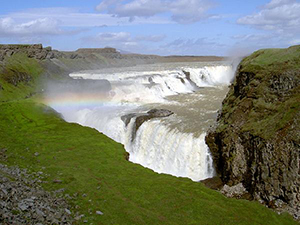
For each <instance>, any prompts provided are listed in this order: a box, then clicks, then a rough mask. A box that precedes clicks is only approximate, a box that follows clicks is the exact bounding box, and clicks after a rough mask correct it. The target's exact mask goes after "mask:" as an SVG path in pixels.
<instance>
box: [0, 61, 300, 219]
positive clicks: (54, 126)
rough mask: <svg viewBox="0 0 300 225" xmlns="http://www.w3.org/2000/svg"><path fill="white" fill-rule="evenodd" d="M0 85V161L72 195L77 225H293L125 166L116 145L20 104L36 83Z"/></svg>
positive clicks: (30, 103)
mask: <svg viewBox="0 0 300 225" xmlns="http://www.w3.org/2000/svg"><path fill="white" fill-rule="evenodd" d="M32 65H33V64H32ZM31 69H33V68H31ZM0 84H1V85H2V86H3V87H4V90H0V93H1V96H0V98H1V99H0V149H3V148H6V149H7V152H6V156H7V157H6V158H3V159H1V163H5V164H8V165H18V166H19V167H21V168H29V169H30V171H32V172H34V171H43V172H44V173H46V174H48V175H49V176H48V177H47V178H45V179H46V181H48V183H46V184H44V187H45V188H46V189H48V190H56V189H60V188H64V189H65V194H71V195H73V194H75V193H78V197H77V198H76V200H73V201H72V202H71V204H72V205H73V207H74V208H73V209H72V212H73V213H74V211H75V206H79V208H78V209H76V210H77V211H79V212H80V213H82V214H84V215H85V217H84V218H83V219H82V220H81V221H79V223H82V221H83V220H88V222H89V223H93V224H295V222H294V221H293V220H292V218H291V217H290V216H289V215H287V214H283V215H277V214H276V213H275V212H273V211H271V210H269V209H267V208H266V207H264V206H262V205H260V204H259V203H257V202H249V201H246V200H235V199H228V198H225V197H224V196H223V195H221V194H220V193H218V192H216V191H213V190H210V189H208V188H206V187H204V186H203V185H202V184H201V183H197V182H193V181H191V180H189V179H186V178H176V177H173V176H169V175H163V174H157V173H154V172H153V171H151V170H149V169H146V168H143V167H142V166H140V165H137V164H133V163H131V162H128V161H127V160H126V159H125V150H124V148H123V146H122V145H121V144H118V143H116V142H114V141H113V140H111V139H109V138H108V137H106V136H104V135H103V134H101V133H99V132H98V131H96V130H94V129H91V128H88V127H83V126H80V125H78V124H73V123H67V122H65V121H64V120H63V119H61V118H60V117H59V115H58V114H57V113H56V112H55V111H53V110H52V109H51V108H49V107H47V106H45V105H43V104H42V103H38V102H36V101H34V100H33V99H32V98H28V99H22V98H21V97H22V96H23V97H25V96H26V95H27V94H23V92H24V93H27V92H29V93H30V92H31V91H33V87H34V81H32V83H30V84H19V85H18V86H17V87H12V85H11V84H8V83H6V82H5V81H3V80H2V79H1V80H0ZM30 85H31V86H30ZM10 88H12V89H10ZM17 88H20V91H17ZM7 91H8V92H10V93H9V94H8V93H5V92H7ZM14 95H15V96H14ZM36 152H37V153H39V154H38V155H37V154H35V153H36ZM54 180H61V181H62V182H61V183H54V182H53V181H54ZM83 194H86V196H85V195H83ZM84 196H85V197H84ZM97 210H100V211H102V212H103V213H104V215H96V213H95V212H96V211H97ZM89 212H91V214H90V213H89ZM89 223H88V224H89Z"/></svg>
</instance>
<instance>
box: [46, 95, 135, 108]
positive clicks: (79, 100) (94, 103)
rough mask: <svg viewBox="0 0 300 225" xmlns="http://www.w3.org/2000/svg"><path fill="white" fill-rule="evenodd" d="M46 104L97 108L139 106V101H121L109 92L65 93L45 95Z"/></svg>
mask: <svg viewBox="0 0 300 225" xmlns="http://www.w3.org/2000/svg"><path fill="white" fill-rule="evenodd" d="M43 103H44V104H46V105H48V106H50V107H52V108H54V109H58V108H95V107H101V106H108V107H117V106H118V107H120V106H125V105H126V106H137V105H138V104H137V103H130V102H124V101H119V100H118V99H117V98H113V97H111V96H108V95H107V94H106V95H105V94H99V93H97V94H90V93H84V94H74V93H64V94H58V95H48V96H45V98H44V101H43Z"/></svg>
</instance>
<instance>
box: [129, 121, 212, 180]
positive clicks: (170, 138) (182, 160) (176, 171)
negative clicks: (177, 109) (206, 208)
mask: <svg viewBox="0 0 300 225" xmlns="http://www.w3.org/2000/svg"><path fill="white" fill-rule="evenodd" d="M204 137H205V133H203V134H202V135H201V136H200V137H197V138H195V137H193V135H192V134H185V133H181V132H179V131H178V130H177V129H170V128H168V127H167V126H166V125H164V124H162V123H161V122H160V121H159V120H155V121H148V122H145V123H144V124H143V125H142V126H141V127H140V128H139V129H138V131H137V135H136V138H135V139H134V140H133V142H132V143H130V142H129V143H126V145H125V146H126V149H127V151H128V152H129V153H130V161H132V162H134V163H138V164H141V165H143V166H145V167H147V168H150V169H153V170H154V171H156V172H158V173H166V174H171V175H174V176H178V177H189V178H191V179H192V180H194V181H198V180H201V179H205V178H209V177H212V176H213V175H214V169H213V165H212V164H213V161H212V158H211V155H210V153H209V151H208V148H207V146H206V144H205V140H204Z"/></svg>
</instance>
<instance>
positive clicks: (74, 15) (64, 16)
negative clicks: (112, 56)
mask: <svg viewBox="0 0 300 225" xmlns="http://www.w3.org/2000/svg"><path fill="white" fill-rule="evenodd" d="M1 17H2V18H5V17H9V18H12V19H13V20H14V21H15V22H16V23H26V22H30V21H33V20H39V19H42V18H48V19H52V20H55V21H57V22H58V23H59V25H60V27H77V28H79V27H81V28H85V27H86V28H90V27H105V26H118V25H136V24H166V23H170V21H169V20H167V19H163V18H158V17H152V18H151V20H147V19H146V18H138V19H136V20H135V21H134V22H133V23H130V22H128V19H127V18H118V17H112V15H110V14H99V13H83V12H80V11H79V10H77V9H73V8H61V7H57V8H37V9H27V10H24V11H19V12H14V13H10V14H7V15H0V19H1Z"/></svg>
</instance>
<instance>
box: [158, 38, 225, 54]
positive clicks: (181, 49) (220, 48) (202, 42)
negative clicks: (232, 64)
mask: <svg viewBox="0 0 300 225" xmlns="http://www.w3.org/2000/svg"><path fill="white" fill-rule="evenodd" d="M225 48H226V46H225V45H222V44H218V43H217V42H216V41H214V40H209V39H208V38H197V39H182V38H181V39H176V40H174V41H172V42H170V43H168V44H166V45H162V46H161V47H160V50H161V51H162V52H164V54H177V55H220V53H221V52H224V49H225Z"/></svg>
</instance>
